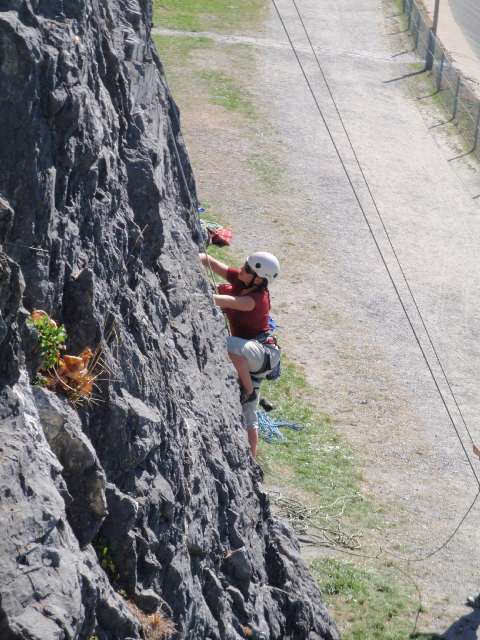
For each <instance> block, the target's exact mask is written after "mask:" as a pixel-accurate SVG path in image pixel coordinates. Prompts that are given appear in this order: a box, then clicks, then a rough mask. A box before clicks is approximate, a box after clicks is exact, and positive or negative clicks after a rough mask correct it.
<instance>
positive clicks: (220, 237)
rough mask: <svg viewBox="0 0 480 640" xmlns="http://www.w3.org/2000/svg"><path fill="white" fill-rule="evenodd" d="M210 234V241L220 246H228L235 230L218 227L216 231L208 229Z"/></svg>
mask: <svg viewBox="0 0 480 640" xmlns="http://www.w3.org/2000/svg"><path fill="white" fill-rule="evenodd" d="M208 233H209V235H210V242H211V243H212V244H216V245H217V246H219V247H225V246H228V245H229V244H230V243H231V241H232V238H233V231H232V230H231V229H224V228H222V229H216V230H215V231H211V230H210V229H209V231H208Z"/></svg>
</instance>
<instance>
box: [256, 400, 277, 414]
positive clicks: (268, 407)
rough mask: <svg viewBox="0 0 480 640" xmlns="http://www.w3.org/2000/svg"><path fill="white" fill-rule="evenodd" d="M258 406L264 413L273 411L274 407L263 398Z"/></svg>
mask: <svg viewBox="0 0 480 640" xmlns="http://www.w3.org/2000/svg"><path fill="white" fill-rule="evenodd" d="M259 404H260V406H261V407H262V408H263V409H265V411H273V410H274V409H275V405H273V404H272V403H271V402H269V401H268V400H266V399H265V398H262V399H261V400H260V403H259Z"/></svg>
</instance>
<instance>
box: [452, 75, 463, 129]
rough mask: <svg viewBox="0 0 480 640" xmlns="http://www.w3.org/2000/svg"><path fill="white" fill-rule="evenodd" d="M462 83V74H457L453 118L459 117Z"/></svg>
mask: <svg viewBox="0 0 480 640" xmlns="http://www.w3.org/2000/svg"><path fill="white" fill-rule="evenodd" d="M461 84H462V78H461V76H457V86H456V87H455V95H454V97H453V110H452V120H455V118H456V117H457V111H458V96H459V94H460V85H461Z"/></svg>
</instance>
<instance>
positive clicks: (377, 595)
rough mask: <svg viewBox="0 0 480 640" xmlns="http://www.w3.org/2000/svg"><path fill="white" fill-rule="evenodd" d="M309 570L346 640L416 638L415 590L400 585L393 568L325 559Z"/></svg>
mask: <svg viewBox="0 0 480 640" xmlns="http://www.w3.org/2000/svg"><path fill="white" fill-rule="evenodd" d="M310 568H311V570H312V573H313V575H314V576H315V578H316V579H317V583H318V586H319V588H320V590H321V591H322V593H323V595H324V597H325V599H326V602H327V606H329V608H330V609H331V611H332V615H333V617H334V619H335V620H336V622H337V624H338V626H339V627H340V630H341V631H342V638H343V640H406V639H407V638H410V637H415V636H412V635H411V633H412V631H413V626H414V622H415V615H416V611H417V607H418V602H417V600H416V597H415V588H414V586H413V585H412V584H409V583H405V582H406V579H405V582H404V581H401V580H400V579H399V576H398V574H397V573H396V572H395V570H394V569H393V568H392V567H386V566H384V567H382V569H381V570H373V569H364V568H359V567H357V566H355V565H354V564H352V563H350V562H339V561H337V560H332V559H324V560H314V561H313V562H312V563H311V565H310ZM417 637H425V638H426V637H428V636H417ZM433 637H435V636H433Z"/></svg>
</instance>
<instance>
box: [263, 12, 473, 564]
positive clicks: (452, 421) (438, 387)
mask: <svg viewBox="0 0 480 640" xmlns="http://www.w3.org/2000/svg"><path fill="white" fill-rule="evenodd" d="M292 2H294V0H292ZM272 4H273V6H274V9H275V12H276V14H277V16H278V19H279V20H280V23H281V25H282V28H283V30H284V32H285V35H286V37H287V40H288V42H289V45H290V48H291V50H292V52H293V54H294V56H295V58H296V60H297V63H298V66H299V68H300V70H301V72H302V75H303V77H304V79H305V82H306V84H307V87H308V89H309V91H310V94H311V96H312V98H313V101H314V103H315V106H316V108H317V111H318V113H319V115H320V117H321V119H322V121H323V124H324V126H325V130H326V131H327V133H328V136H329V138H330V141H331V143H332V145H333V148H334V150H335V153H336V155H337V157H338V159H339V162H340V164H341V166H342V169H343V171H344V173H345V176H346V178H347V181H348V183H349V185H350V187H351V189H352V192H353V195H354V197H355V200H356V201H357V204H358V206H359V208H360V211H361V213H362V215H363V218H364V220H365V223H366V225H367V227H368V230H369V232H370V235H371V236H372V239H373V242H374V244H375V247H376V249H377V251H378V254H379V256H380V259H381V261H382V263H383V265H384V267H385V270H386V272H387V275H388V277H389V279H390V282H391V284H392V287H393V289H394V291H395V294H396V296H397V298H398V300H399V302H400V305H401V307H402V310H403V313H404V315H405V317H406V319H407V322H408V324H409V326H410V328H411V330H412V333H413V335H414V338H415V340H416V342H417V345H418V347H419V349H420V352H421V354H422V356H423V359H424V361H425V364H426V366H427V368H428V371H429V373H430V375H431V377H432V380H433V382H434V384H435V387H436V389H437V392H438V394H439V396H440V399H441V401H442V404H443V406H444V408H445V411H446V413H447V415H448V418H449V420H450V422H451V424H452V427H453V429H454V431H455V434H456V436H457V439H458V441H459V443H460V445H461V447H462V449H463V452H464V454H465V457H466V459H467V462H468V464H469V466H470V469H471V472H472V474H473V476H474V478H475V481H476V483H477V487H478V491H477V494H476V495H475V498H474V499H473V501H472V503H471V504H470V506H469V508H468V510H467V511H466V513H465V514H464V515H463V517H462V518H461V520H460V522H459V523H458V525H457V526H456V527H455V529H454V531H453V533H452V534H451V535H450V536H449V537H448V538H447V540H446V541H445V542H444V543H442V545H440V546H439V547H438V548H436V549H435V550H433V551H432V552H430V553H428V554H427V555H426V556H424V557H422V558H419V559H418V561H420V560H425V559H427V558H430V557H431V556H433V555H434V554H435V553H438V552H439V551H440V550H441V549H443V548H444V547H445V546H446V545H447V544H448V543H449V542H450V541H451V539H452V538H453V537H454V536H455V534H456V533H457V532H458V530H459V529H460V527H461V526H462V524H463V523H464V521H465V519H466V518H467V516H468V515H469V513H470V512H471V510H472V509H473V507H474V505H475V503H476V501H477V499H478V496H479V495H480V479H479V477H478V475H477V472H476V470H475V468H474V467H473V464H472V461H471V459H470V456H469V454H468V452H467V450H466V447H465V445H464V443H463V440H462V437H461V435H460V433H459V431H458V428H457V426H456V424H455V421H454V419H453V416H452V414H451V412H450V409H449V408H448V405H447V403H446V400H445V397H444V395H443V393H442V391H441V389H440V386H439V384H438V381H437V379H436V376H435V374H434V372H433V370H432V367H431V365H430V362H429V360H428V357H427V355H426V353H425V350H424V349H423V346H422V344H421V342H420V339H419V337H418V334H417V332H416V330H415V327H414V326H413V323H412V320H411V318H410V315H409V314H408V311H407V309H406V307H405V303H404V301H403V299H402V297H401V295H400V292H399V290H398V287H397V284H396V282H395V280H394V278H393V276H392V273H391V271H390V268H389V266H388V264H387V261H386V259H385V256H384V255H383V252H382V250H381V247H380V245H379V242H378V240H377V238H376V236H375V233H374V231H373V228H372V226H371V224H370V221H369V219H368V217H367V215H366V212H365V209H364V207H363V205H362V202H361V200H360V197H359V195H358V193H357V190H356V188H355V185H354V183H353V181H352V178H351V177H350V174H349V172H348V169H347V167H346V165H345V162H344V160H343V157H342V155H341V153H340V151H339V149H338V146H337V144H336V142H335V139H334V137H333V134H332V132H331V130H330V127H329V125H328V122H327V121H326V118H325V116H324V114H323V111H322V109H321V107H320V104H319V102H318V100H317V97H316V95H315V92H314V90H313V88H312V85H311V83H310V80H309V78H308V76H307V73H306V71H305V69H304V67H303V64H302V61H301V60H300V57H299V55H298V52H297V49H296V48H295V45H294V44H293V41H292V38H291V36H290V33H289V31H288V29H287V26H286V24H285V21H284V20H283V17H282V15H281V13H280V11H279V9H278V6H277V3H276V0H272ZM294 5H295V8H296V10H297V13H298V15H299V17H300V19H301V22H302V24H303V26H304V29H305V32H306V33H308V32H307V31H306V28H305V25H304V21H303V19H302V18H301V15H300V12H299V10H298V7H297V6H296V4H295V2H294ZM308 39H309V42H310V46H311V47H312V50H313V46H312V44H311V40H310V37H309V36H308ZM314 54H315V52H314ZM315 58H316V60H317V64H318V66H319V68H320V70H321V72H322V76H323V78H324V82H325V84H326V86H327V88H328V90H329V93H330V96H331V98H332V101H333V102H334V104H335V108H336V110H337V113H338V115H339V116H340V112H339V110H338V107H337V105H336V102H335V100H334V98H333V93H332V92H331V89H330V87H329V84H328V82H327V80H326V77H325V74H324V73H323V70H322V68H321V65H320V62H319V61H318V57H317V56H316V55H315ZM340 118H341V116H340ZM341 122H342V126H343V127H344V131H345V134H346V135H347V138H348V141H349V143H350V147H351V149H352V151H353V152H354V155H355V159H356V161H357V164H358V166H359V168H360V170H361V173H362V177H363V180H364V182H365V184H366V185H367V188H368V192H369V194H370V197H371V199H372V202H373V203H374V205H375V209H376V211H377V213H378V215H379V217H380V219H381V222H382V225H383V226H384V229H385V233H387V231H386V228H385V225H384V223H383V220H382V218H381V214H380V213H379V209H378V206H377V204H376V201H375V198H374V196H373V193H372V191H371V189H370V187H369V184H368V181H367V179H366V176H365V174H364V172H363V170H362V168H361V165H360V163H359V160H358V156H357V154H356V153H355V151H354V148H353V144H352V142H351V139H350V137H349V135H348V132H347V130H346V127H345V126H344V123H343V119H341ZM387 237H388V238H389V236H388V233H387ZM389 241H390V243H391V240H390V238H389ZM391 246H392V250H394V249H393V244H391ZM394 254H395V257H396V259H397V261H398V264H399V266H400V269H401V272H402V275H403V276H404V278H405V275H404V271H403V269H402V268H401V265H400V261H399V259H398V255H397V254H396V252H395V251H394ZM405 281H406V283H407V282H408V281H407V280H406V278H405ZM408 288H409V291H410V295H411V296H412V298H413V299H414V297H413V293H412V292H411V288H410V287H408ZM415 306H416V308H417V312H418V313H419V314H420V310H419V308H418V305H415ZM424 326H425V325H424ZM425 330H426V326H425ZM427 333H428V332H427ZM428 335H429V334H428ZM429 340H430V342H431V345H432V348H433V350H434V353H435V354H436V357H437V360H438V362H439V364H440V366H441V369H442V371H443V375H444V376H445V378H446V380H447V384H448V386H449V389H450V392H451V394H452V396H453V397H454V399H455V396H454V394H453V390H452V388H451V385H450V384H449V383H448V378H447V377H446V372H445V370H444V368H443V366H442V365H441V363H440V360H439V358H438V354H437V351H436V349H435V348H434V346H433V342H432V341H431V337H430V335H429ZM455 404H456V406H457V409H458V410H459V413H460V414H461V411H460V408H459V406H458V403H457V402H456V399H455ZM461 416H462V420H464V419H463V415H462V414H461ZM464 424H465V427H466V429H467V432H468V434H469V436H470V439H471V440H472V444H473V439H472V436H471V434H470V432H469V430H468V427H467V426H466V423H465V421H464ZM407 560H408V559H407Z"/></svg>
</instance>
